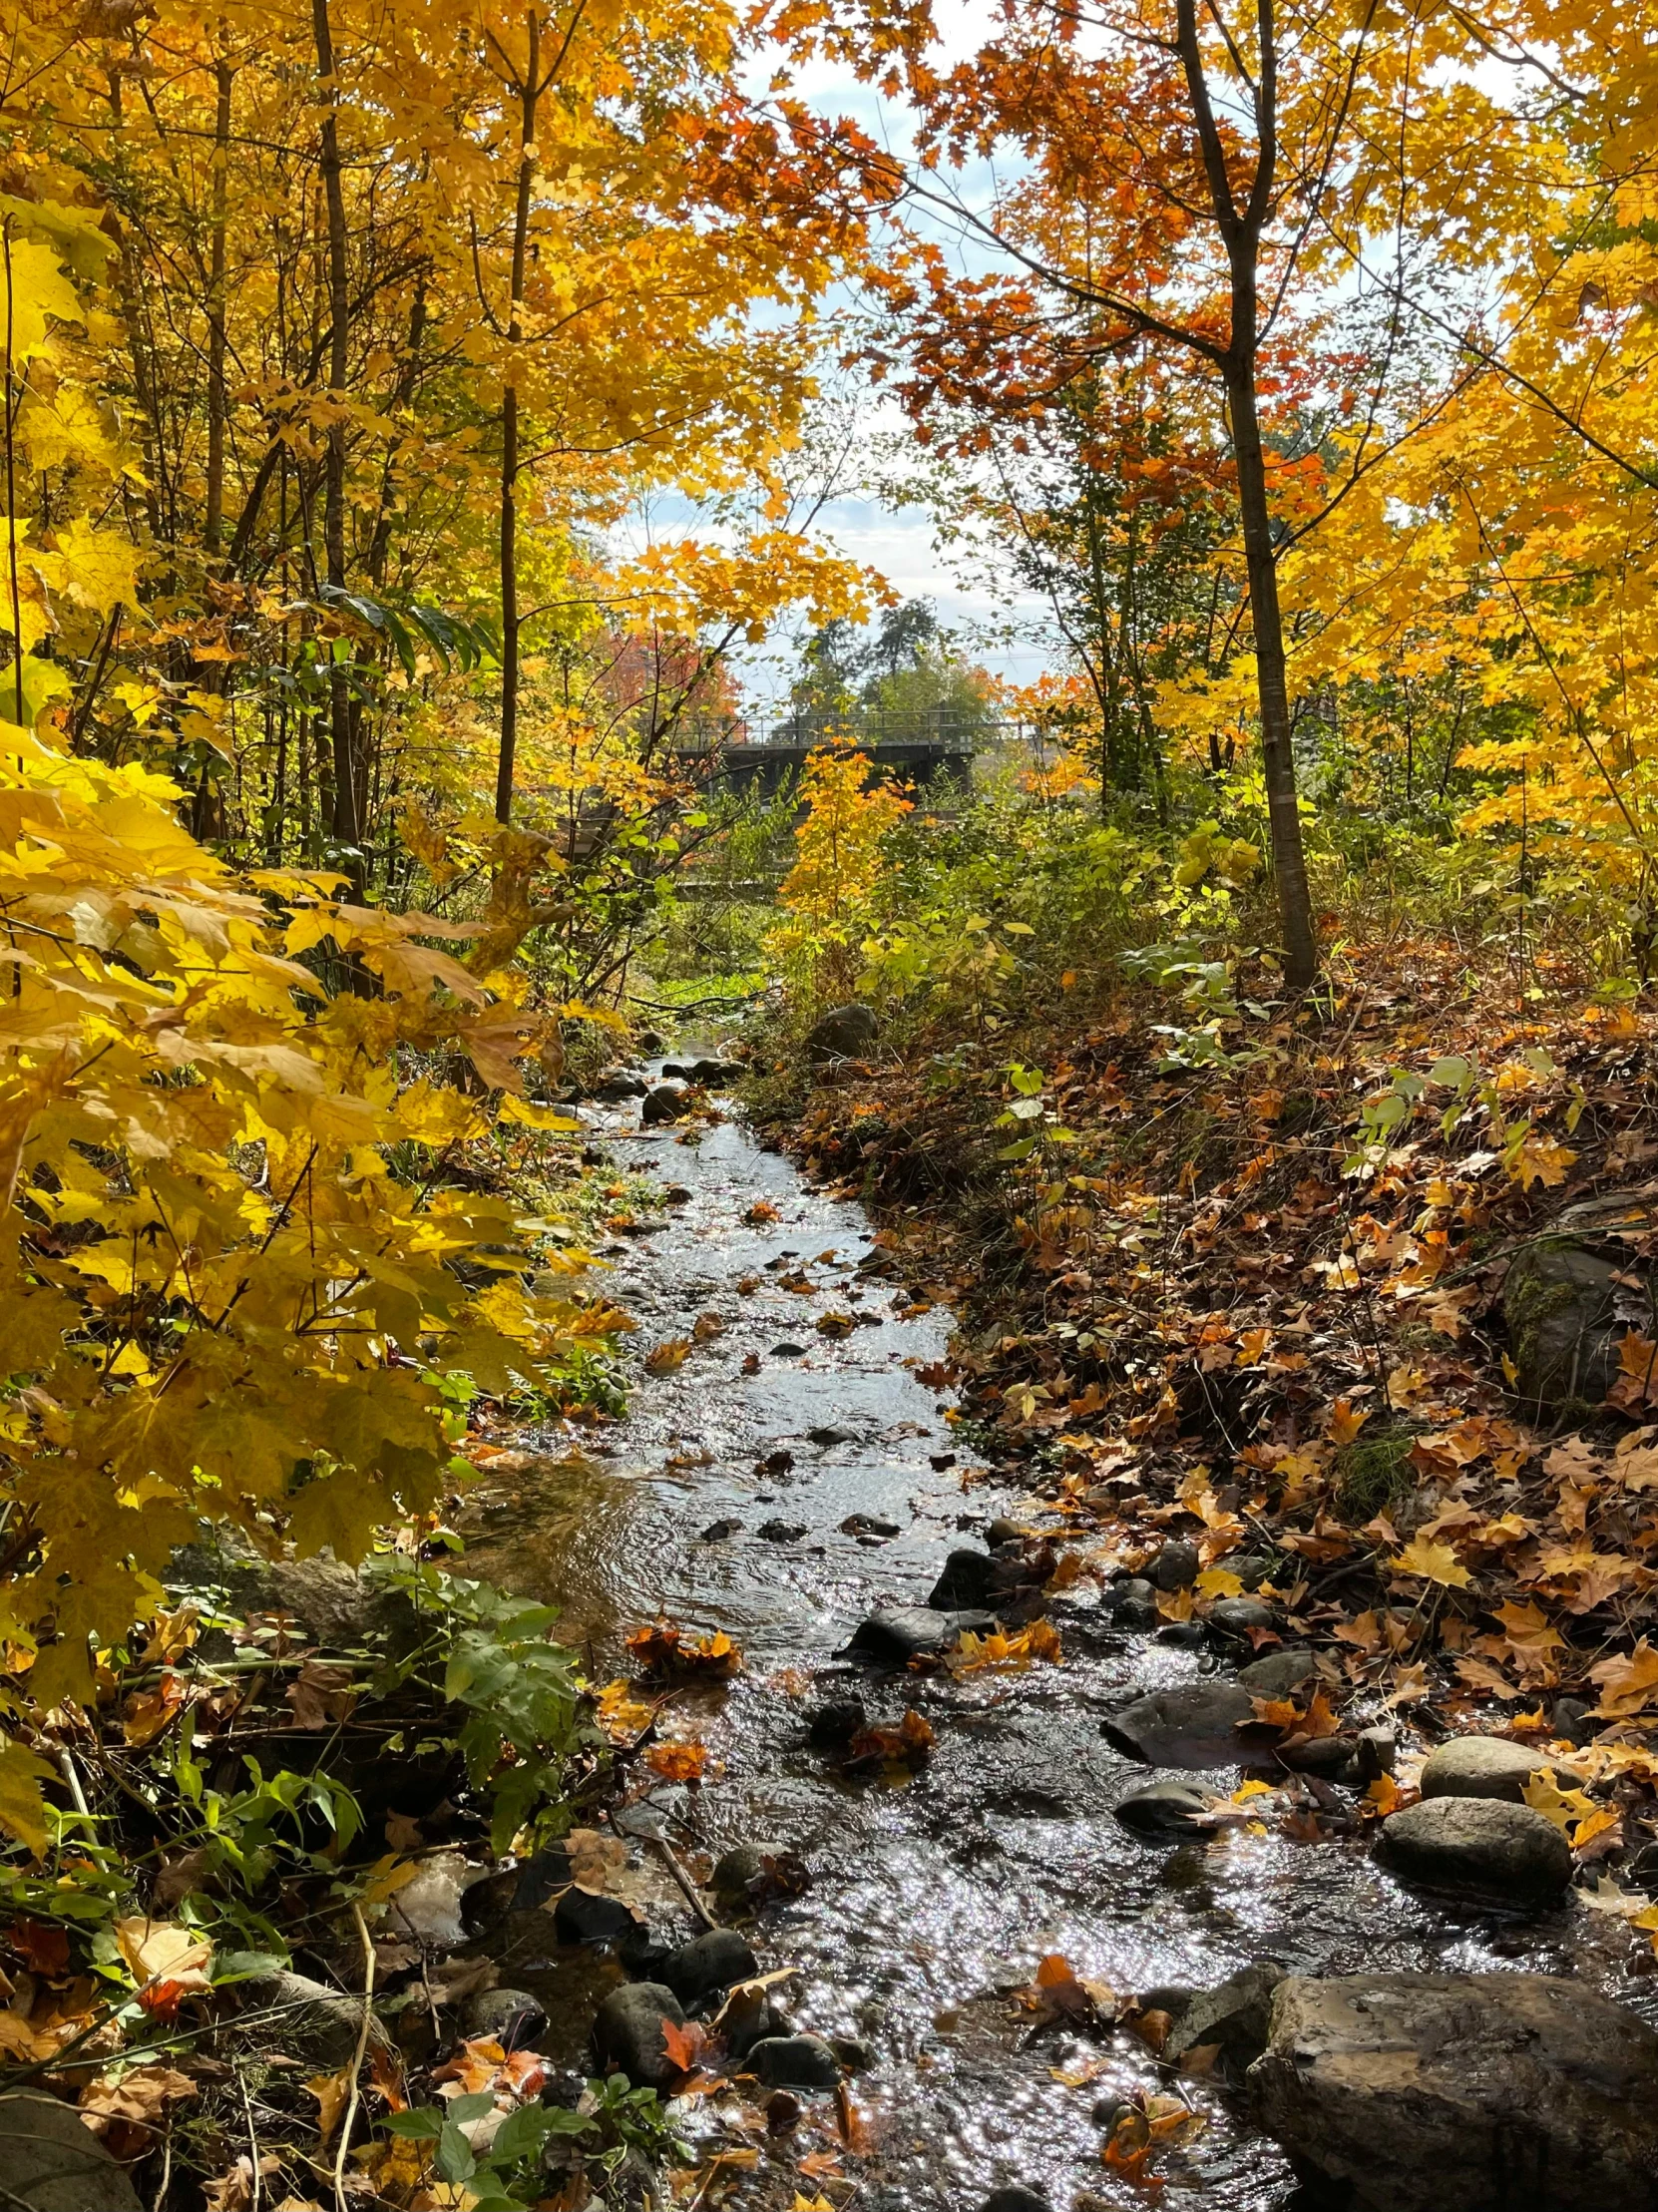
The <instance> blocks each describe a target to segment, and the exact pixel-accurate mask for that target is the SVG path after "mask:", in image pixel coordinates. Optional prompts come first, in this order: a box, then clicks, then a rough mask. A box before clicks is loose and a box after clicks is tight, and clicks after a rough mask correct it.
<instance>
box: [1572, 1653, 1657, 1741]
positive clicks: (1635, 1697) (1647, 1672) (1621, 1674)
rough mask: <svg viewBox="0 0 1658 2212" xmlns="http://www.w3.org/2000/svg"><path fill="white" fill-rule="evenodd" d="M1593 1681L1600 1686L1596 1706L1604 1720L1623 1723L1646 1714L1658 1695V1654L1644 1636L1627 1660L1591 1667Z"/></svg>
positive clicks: (1611, 1661)
mask: <svg viewBox="0 0 1658 2212" xmlns="http://www.w3.org/2000/svg"><path fill="white" fill-rule="evenodd" d="M1589 1679H1590V1680H1591V1681H1592V1682H1598V1683H1599V1685H1600V1703H1599V1704H1598V1705H1597V1706H1596V1707H1595V1712H1596V1714H1597V1715H1598V1716H1599V1717H1600V1718H1602V1719H1605V1720H1621V1719H1626V1718H1627V1717H1628V1716H1630V1715H1631V1714H1634V1713H1642V1712H1645V1711H1646V1710H1647V1708H1648V1707H1649V1706H1650V1705H1651V1704H1652V1703H1653V1702H1654V1696H1655V1694H1658V1651H1654V1650H1653V1648H1652V1646H1651V1644H1649V1643H1648V1642H1647V1639H1646V1638H1645V1636H1643V1637H1642V1638H1641V1640H1640V1642H1639V1643H1638V1644H1636V1646H1635V1648H1634V1650H1633V1651H1631V1652H1630V1653H1629V1655H1628V1657H1627V1658H1615V1659H1602V1660H1601V1662H1600V1664H1599V1665H1598V1666H1592V1667H1590V1669H1589Z"/></svg>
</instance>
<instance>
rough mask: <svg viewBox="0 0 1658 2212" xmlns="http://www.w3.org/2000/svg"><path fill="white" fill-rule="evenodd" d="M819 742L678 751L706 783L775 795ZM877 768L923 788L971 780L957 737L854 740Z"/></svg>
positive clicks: (968, 753)
mask: <svg viewBox="0 0 1658 2212" xmlns="http://www.w3.org/2000/svg"><path fill="white" fill-rule="evenodd" d="M822 747H823V740H822V739H821V738H819V739H817V740H815V741H785V742H774V741H771V740H767V741H766V742H764V743H759V744H737V745H721V746H719V747H718V748H717V749H716V750H715V751H713V752H712V753H696V754H692V753H690V752H688V751H687V752H686V753H684V754H682V755H681V757H682V758H683V759H684V761H685V763H686V765H687V766H688V767H690V768H691V770H692V772H693V773H694V774H698V775H699V776H701V777H703V778H705V779H706V781H707V782H708V783H710V784H725V785H726V786H727V787H731V786H735V787H736V788H738V789H746V790H758V791H759V793H760V794H761V796H762V797H764V798H768V799H774V798H776V797H778V796H779V794H780V793H782V792H784V791H787V790H790V789H792V788H793V786H794V785H795V784H797V783H798V782H799V780H800V776H801V772H802V770H803V769H804V768H805V765H806V761H807V758H808V756H809V755H810V754H812V753H814V752H818V751H821V750H822ZM852 749H853V750H854V751H857V752H861V753H863V754H865V755H866V757H867V758H868V759H869V760H870V762H871V763H872V766H873V768H874V769H875V770H877V771H885V773H886V774H888V775H889V776H892V777H893V778H894V779H895V780H896V781H898V782H900V783H914V784H918V785H920V786H921V787H922V788H924V789H925V788H926V786H927V785H929V784H931V783H934V782H937V781H938V780H940V779H941V778H946V777H947V778H949V779H950V780H951V781H952V782H956V783H971V782H972V780H973V751H974V748H973V746H972V745H971V744H970V743H969V742H967V741H966V740H965V739H961V738H949V737H946V738H930V737H915V738H905V737H883V738H879V739H876V740H874V741H873V742H871V743H868V744H858V743H854V745H853V748H852Z"/></svg>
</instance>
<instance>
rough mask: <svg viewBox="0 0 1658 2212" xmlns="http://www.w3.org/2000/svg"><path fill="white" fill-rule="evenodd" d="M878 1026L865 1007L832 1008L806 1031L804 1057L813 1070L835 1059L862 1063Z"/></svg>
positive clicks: (872, 1014)
mask: <svg viewBox="0 0 1658 2212" xmlns="http://www.w3.org/2000/svg"><path fill="white" fill-rule="evenodd" d="M880 1026H881V1025H880V1023H879V1022H877V1020H876V1019H875V1015H874V1013H873V1012H872V1011H871V1009H870V1008H869V1007H867V1006H837V1007H831V1008H830V1010H829V1012H828V1013H827V1014H826V1015H824V1017H823V1019H822V1020H821V1021H819V1022H814V1023H813V1025H812V1027H811V1028H810V1029H809V1030H808V1031H807V1032H806V1038H805V1044H806V1058H807V1059H808V1060H809V1061H810V1062H811V1064H812V1066H813V1067H814V1068H824V1067H828V1066H829V1065H830V1064H831V1063H833V1062H834V1061H837V1060H862V1059H864V1058H865V1056H866V1055H867V1054H868V1052H869V1049H870V1047H871V1046H872V1045H873V1044H874V1043H875V1038H876V1033H877V1032H878V1030H879V1029H880Z"/></svg>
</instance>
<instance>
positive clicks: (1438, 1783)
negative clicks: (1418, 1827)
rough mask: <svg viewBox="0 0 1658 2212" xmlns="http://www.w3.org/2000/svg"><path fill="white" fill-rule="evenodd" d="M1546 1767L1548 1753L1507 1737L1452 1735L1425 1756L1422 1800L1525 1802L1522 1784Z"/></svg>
mask: <svg viewBox="0 0 1658 2212" xmlns="http://www.w3.org/2000/svg"><path fill="white" fill-rule="evenodd" d="M1547 1764H1548V1753H1547V1752H1546V1751H1539V1750H1537V1749H1536V1748H1535V1747H1533V1746H1532V1745H1530V1744H1523V1743H1512V1742H1510V1741H1509V1739H1508V1738H1507V1737H1506V1736H1452V1737H1451V1740H1450V1742H1449V1743H1442V1744H1441V1745H1440V1746H1439V1747H1438V1749H1437V1750H1434V1751H1431V1752H1430V1753H1429V1754H1428V1762H1427V1764H1426V1765H1425V1766H1424V1768H1423V1770H1422V1794H1423V1796H1424V1797H1497V1798H1502V1799H1504V1800H1506V1802H1507V1803H1508V1804H1510V1805H1520V1804H1523V1803H1524V1801H1525V1785H1526V1783H1527V1782H1529V1781H1530V1779H1531V1777H1532V1775H1534V1774H1535V1773H1536V1771H1537V1769H1538V1768H1539V1767H1541V1766H1546V1765H1547Z"/></svg>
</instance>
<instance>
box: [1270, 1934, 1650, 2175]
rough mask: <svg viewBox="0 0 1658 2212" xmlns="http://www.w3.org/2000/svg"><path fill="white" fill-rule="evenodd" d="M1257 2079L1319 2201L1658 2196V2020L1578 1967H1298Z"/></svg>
mask: <svg viewBox="0 0 1658 2212" xmlns="http://www.w3.org/2000/svg"><path fill="white" fill-rule="evenodd" d="M1247 2080H1248V2084H1249V2087H1250V2089H1251V2091H1252V2092H1253V2094H1254V2099H1255V2106H1256V2110H1257V2113H1258V2115H1259V2118H1260V2120H1261V2124H1262V2125H1263V2126H1264V2127H1265V2128H1266V2129H1267V2130H1268V2131H1269V2132H1270V2133H1271V2134H1273V2135H1275V2136H1276V2137H1277V2138H1278V2140H1279V2141H1280V2142H1281V2143H1282V2144H1283V2145H1284V2147H1285V2149H1286V2150H1287V2151H1288V2152H1289V2154H1290V2158H1291V2160H1292V2162H1293V2163H1294V2165H1295V2166H1296V2168H1297V2170H1298V2172H1299V2173H1300V2174H1301V2175H1302V2177H1303V2178H1304V2179H1305V2180H1308V2181H1310V2182H1312V2183H1314V2184H1315V2185H1316V2186H1318V2187H1319V2188H1320V2190H1321V2191H1322V2194H1321V2195H1320V2197H1319V2200H1318V2201H1319V2202H1320V2203H1322V2204H1330V2205H1337V2206H1350V2207H1353V2208H1354V2212H1360V2208H1364V2212H1658V2034H1655V2033H1654V2032H1653V2030H1652V2029H1651V2028H1650V2027H1648V2026H1647V2025H1646V2024H1645V2022H1644V2021H1642V2020H1640V2019H1637V2018H1636V2016H1635V2015H1634V2013H1632V2012H1628V2011H1625V2010H1624V2008H1623V2007H1622V2006H1621V2005H1618V2004H1613V2003H1611V2002H1609V2001H1608V1999H1607V1998H1605V1997H1603V1996H1599V1995H1597V1994H1596V1993H1595V1991H1593V1990H1591V1989H1589V1988H1587V1987H1586V1986H1585V1985H1584V1984H1583V1983H1580V1982H1568V1981H1564V1980H1561V1979H1557V1978H1556V1977H1554V1976H1551V1975H1535V1974H1472V1975H1429V1974H1422V1975H1414V1974H1406V1975H1354V1976H1351V1977H1347V1978H1343V1979H1340V1980H1332V1981H1327V1982H1321V1981H1311V1980H1305V1979H1302V1978H1299V1977H1292V1978H1291V1979H1290V1980H1288V1981H1285V1982H1282V1983H1280V1985H1279V1987H1278V1990H1277V1991H1276V1993H1275V1995H1274V1997H1273V2001H1272V2013H1271V2023H1270V2039H1269V2041H1268V2045H1267V2048H1266V2050H1265V2052H1264V2053H1263V2054H1262V2056H1261V2057H1260V2058H1258V2059H1257V2060H1256V2062H1255V2064H1254V2065H1253V2066H1251V2067H1250V2069H1249V2073H1248V2076H1247Z"/></svg>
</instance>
